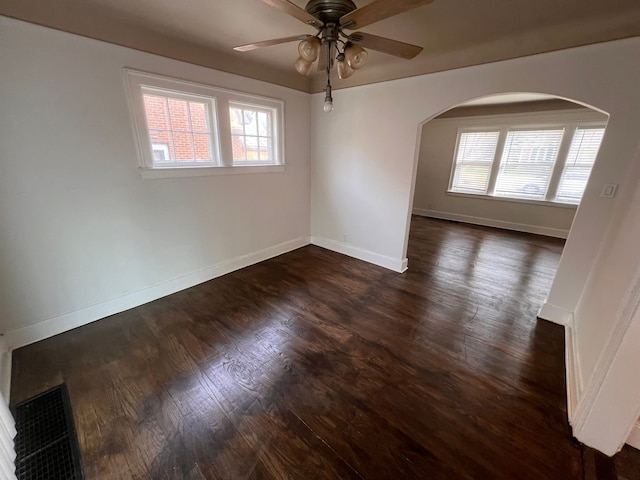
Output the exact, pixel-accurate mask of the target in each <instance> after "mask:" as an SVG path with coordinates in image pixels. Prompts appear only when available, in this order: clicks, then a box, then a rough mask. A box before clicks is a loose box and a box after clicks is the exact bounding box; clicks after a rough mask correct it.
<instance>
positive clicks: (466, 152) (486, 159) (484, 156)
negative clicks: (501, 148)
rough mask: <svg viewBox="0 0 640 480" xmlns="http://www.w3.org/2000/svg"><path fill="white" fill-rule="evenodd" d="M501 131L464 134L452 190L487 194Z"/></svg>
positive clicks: (459, 146)
mask: <svg viewBox="0 0 640 480" xmlns="http://www.w3.org/2000/svg"><path fill="white" fill-rule="evenodd" d="M499 136H500V131H499V130H495V131H489V132H463V133H461V134H460V138H459V140H458V152H457V155H456V164H455V170H454V175H453V180H452V182H451V190H452V191H454V192H463V193H486V192H487V187H488V186H489V177H490V176H491V164H492V162H493V157H494V156H495V153H496V146H497V145H498V137H499Z"/></svg>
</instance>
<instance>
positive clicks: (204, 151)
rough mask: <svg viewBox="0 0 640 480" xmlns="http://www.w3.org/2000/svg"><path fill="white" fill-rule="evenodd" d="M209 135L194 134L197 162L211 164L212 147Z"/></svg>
mask: <svg viewBox="0 0 640 480" xmlns="http://www.w3.org/2000/svg"><path fill="white" fill-rule="evenodd" d="M209 138H210V137H209V135H207V134H204V133H194V134H193V145H194V147H195V149H196V161H198V162H202V161H206V162H210V161H212V160H213V158H211V146H210V145H209Z"/></svg>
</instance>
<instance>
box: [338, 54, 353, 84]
mask: <svg viewBox="0 0 640 480" xmlns="http://www.w3.org/2000/svg"><path fill="white" fill-rule="evenodd" d="M336 60H337V61H338V63H337V69H338V78H339V79H340V80H344V79H346V78H349V77H350V76H351V75H353V74H354V73H355V70H354V69H353V68H351V66H350V65H349V64H348V63H347V62H346V60H345V58H344V53H341V54H339V55H338V58H336Z"/></svg>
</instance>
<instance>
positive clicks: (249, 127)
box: [242, 110, 258, 135]
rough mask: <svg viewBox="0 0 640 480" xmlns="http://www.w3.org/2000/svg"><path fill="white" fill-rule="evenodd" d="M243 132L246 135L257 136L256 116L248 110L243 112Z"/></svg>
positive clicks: (255, 113)
mask: <svg viewBox="0 0 640 480" xmlns="http://www.w3.org/2000/svg"><path fill="white" fill-rule="evenodd" d="M242 114H243V117H244V132H245V134H247V135H258V114H257V112H252V111H250V110H243V112H242Z"/></svg>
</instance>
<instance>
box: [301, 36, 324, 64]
mask: <svg viewBox="0 0 640 480" xmlns="http://www.w3.org/2000/svg"><path fill="white" fill-rule="evenodd" d="M298 53H299V54H300V58H303V59H304V60H306V61H307V62H309V63H313V62H315V61H316V60H317V59H318V55H319V53H320V39H318V37H309V38H307V39H305V40H303V41H301V42H300V43H299V44H298Z"/></svg>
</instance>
